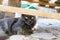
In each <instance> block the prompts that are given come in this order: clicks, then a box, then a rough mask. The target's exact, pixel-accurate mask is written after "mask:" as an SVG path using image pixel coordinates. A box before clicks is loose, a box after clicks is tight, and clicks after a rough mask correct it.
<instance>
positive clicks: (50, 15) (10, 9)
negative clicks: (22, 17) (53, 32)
mask: <svg viewBox="0 0 60 40" xmlns="http://www.w3.org/2000/svg"><path fill="white" fill-rule="evenodd" d="M0 10H1V11H5V12H12V13H15V12H18V13H21V14H27V15H34V16H41V17H46V18H53V19H60V14H59V13H48V12H41V11H39V10H29V9H23V8H16V7H10V6H2V5H0Z"/></svg>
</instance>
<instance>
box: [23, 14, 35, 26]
mask: <svg viewBox="0 0 60 40" xmlns="http://www.w3.org/2000/svg"><path fill="white" fill-rule="evenodd" d="M22 19H23V21H25V23H26V24H27V25H34V23H35V22H36V18H35V16H32V15H24V14H23V15H22Z"/></svg>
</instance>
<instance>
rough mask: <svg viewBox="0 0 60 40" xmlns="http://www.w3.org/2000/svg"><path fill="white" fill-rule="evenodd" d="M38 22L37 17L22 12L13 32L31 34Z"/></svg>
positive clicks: (13, 27)
mask: <svg viewBox="0 0 60 40" xmlns="http://www.w3.org/2000/svg"><path fill="white" fill-rule="evenodd" d="M35 24H36V18H35V16H32V15H25V14H22V16H21V19H18V21H17V22H16V23H15V24H14V25H13V26H12V32H13V34H23V35H30V34H32V33H33V30H32V28H33V27H34V25H35Z"/></svg>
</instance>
